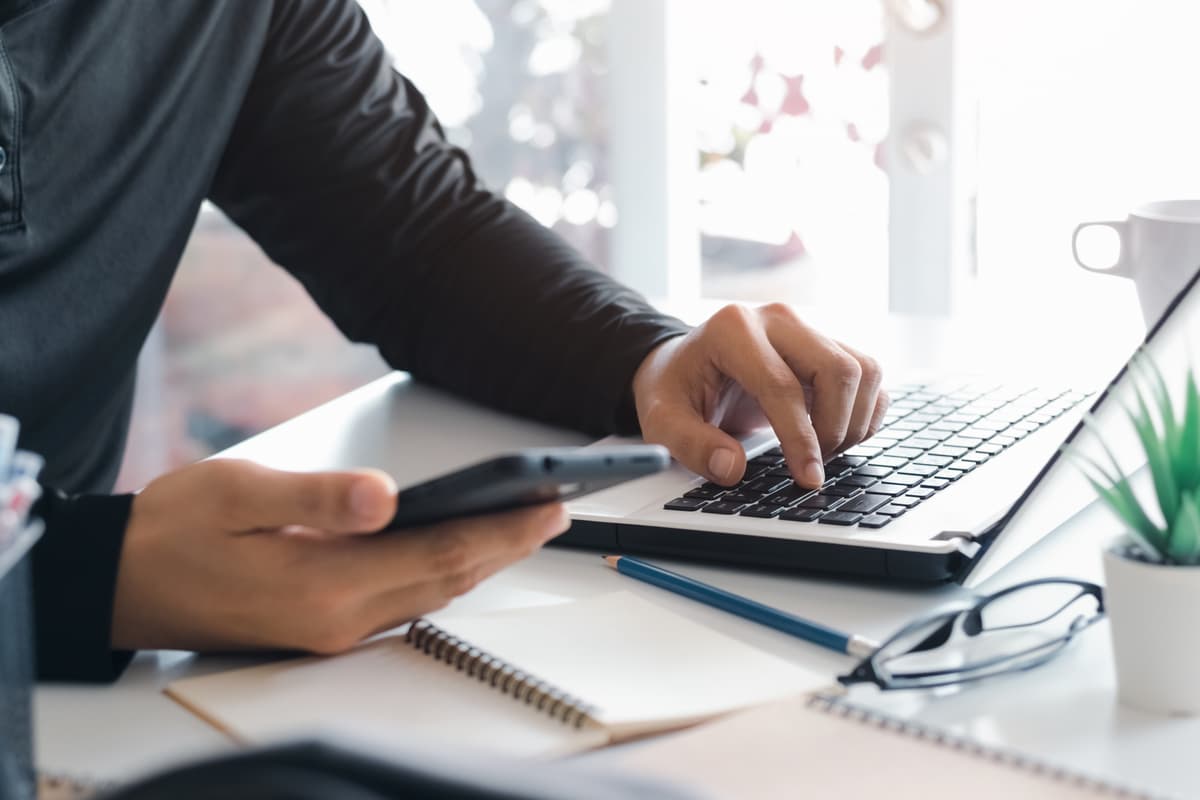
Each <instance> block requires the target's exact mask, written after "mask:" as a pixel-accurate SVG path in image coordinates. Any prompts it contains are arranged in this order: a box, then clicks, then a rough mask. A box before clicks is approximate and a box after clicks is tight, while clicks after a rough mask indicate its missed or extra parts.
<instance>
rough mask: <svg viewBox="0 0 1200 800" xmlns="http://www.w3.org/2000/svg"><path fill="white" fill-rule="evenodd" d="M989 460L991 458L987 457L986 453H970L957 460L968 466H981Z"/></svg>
mask: <svg viewBox="0 0 1200 800" xmlns="http://www.w3.org/2000/svg"><path fill="white" fill-rule="evenodd" d="M989 458H991V456H990V455H988V454H987V453H974V452H972V453H967V454H966V455H965V456H960V457H959V459H958V460H959V461H962V462H967V463H970V464H982V463H983V462H985V461H987V460H988V459H989Z"/></svg>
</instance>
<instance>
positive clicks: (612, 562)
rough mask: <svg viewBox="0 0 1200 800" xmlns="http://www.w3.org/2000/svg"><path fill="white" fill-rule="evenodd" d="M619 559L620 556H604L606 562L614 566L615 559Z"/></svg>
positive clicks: (615, 563)
mask: <svg viewBox="0 0 1200 800" xmlns="http://www.w3.org/2000/svg"><path fill="white" fill-rule="evenodd" d="M620 559H621V557H620V556H605V557H604V560H605V561H607V562H608V565H609V566H610V567H615V566H616V565H617V561H619V560H620Z"/></svg>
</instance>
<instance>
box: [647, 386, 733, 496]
mask: <svg viewBox="0 0 1200 800" xmlns="http://www.w3.org/2000/svg"><path fill="white" fill-rule="evenodd" d="M656 412H657V413H655V414H653V415H650V416H651V417H652V419H648V420H646V422H645V423H643V425H642V435H643V437H644V438H645V439H646V441H647V442H651V443H653V444H661V445H664V446H665V447H666V448H667V449H668V450H670V451H671V455H673V456H675V458H676V459H678V460H679V462H680V463H681V464H683V465H684V466H685V467H687V468H688V469H690V470H691V471H692V472H696V473H699V474H700V475H704V476H705V477H707V478H708V479H709V480H711V481H715V482H716V483H719V484H722V485H723V486H729V485H732V484H734V483H736V482H737V481H739V480H741V478H742V475H744V474H745V473H746V451H745V450H743V449H742V445H741V443H740V442H738V440H737V439H735V438H733V437H732V436H730V435H729V434H728V433H725V432H724V431H722V430H721V429H720V428H718V427H716V426H715V425H712V424H710V423H708V422H706V421H705V420H704V418H703V417H701V416H700V414H699V412H697V411H696V409H694V408H692V407H691V406H690V405H685V404H671V405H669V406H667V405H664V406H660V407H659V408H658V409H656Z"/></svg>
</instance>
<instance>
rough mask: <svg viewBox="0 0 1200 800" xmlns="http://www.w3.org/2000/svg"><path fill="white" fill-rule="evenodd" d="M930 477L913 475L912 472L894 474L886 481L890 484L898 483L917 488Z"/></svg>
mask: <svg viewBox="0 0 1200 800" xmlns="http://www.w3.org/2000/svg"><path fill="white" fill-rule="evenodd" d="M928 477H929V476H928V475H913V474H912V473H910V472H893V473H892V474H891V475H888V476H887V478H886V479H885V480H887V482H888V483H898V484H900V485H901V486H916V485H917V484H918V483H920V482H921V481H923V480H925V479H926V478H928Z"/></svg>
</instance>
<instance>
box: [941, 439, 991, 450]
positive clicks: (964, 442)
mask: <svg viewBox="0 0 1200 800" xmlns="http://www.w3.org/2000/svg"><path fill="white" fill-rule="evenodd" d="M981 444H983V439H976V438H975V437H973V436H952V437H950V438H949V439H947V440H946V441H944V442H942V445H943V446H945V447H962V448H964V449H967V450H970V449H971V448H972V447H978V446H979V445H981Z"/></svg>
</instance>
